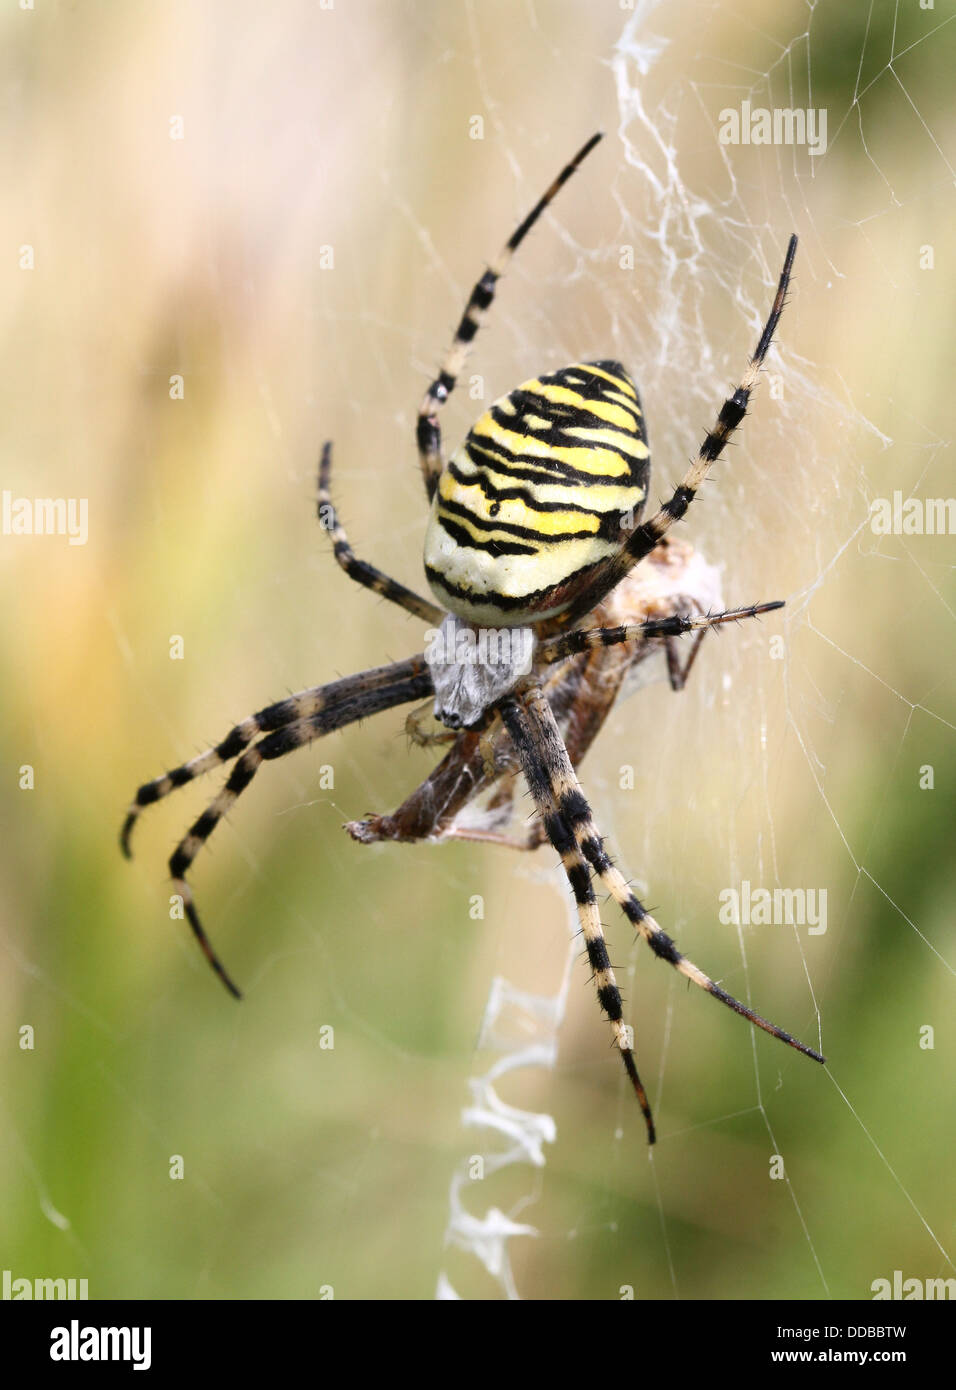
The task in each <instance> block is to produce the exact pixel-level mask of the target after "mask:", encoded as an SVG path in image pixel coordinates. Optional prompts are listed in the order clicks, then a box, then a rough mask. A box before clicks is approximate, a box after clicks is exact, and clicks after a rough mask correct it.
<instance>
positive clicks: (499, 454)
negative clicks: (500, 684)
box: [425, 362, 650, 627]
mask: <svg viewBox="0 0 956 1390" xmlns="http://www.w3.org/2000/svg"><path fill="white" fill-rule="evenodd" d="M649 469H650V454H649V450H648V447H647V438H646V435H645V431H644V417H643V413H642V411H641V403H640V397H639V396H638V393H637V389H636V387H635V386H634V383H633V381H632V380H631V378H630V376H629V374H628V373H627V371H626V370H625V369H624V368H623V367H622V366H621V364H620V363H619V362H588V363H583V362H579V363H574V364H573V365H572V366H570V367H565V368H563V369H562V370H561V371H559V372H552V373H550V374H548V375H546V376H540V377H536V378H535V379H534V380H533V381H526V382H524V383H523V384H522V385H521V386H519V387H517V388H516V389H515V390H514V391H512V392H511V393H510V395H507V396H503V397H502V398H501V399H500V400H498V401H496V402H495V404H494V405H493V406H492V407H491V408H490V410H488V411H486V413H485V414H484V415H483V416H482V417H481V418H480V419H479V420H478V421H477V423H476V424H475V425H474V426H473V428H472V429H471V430H470V431H469V433H468V436H467V438H466V439H465V442H464V443H463V444H462V446H461V448H459V449H458V450H456V452H455V453H454V454H453V455H452V456H451V458H450V459H449V461H448V464H447V465H446V467H445V468H444V470H443V472H442V474H441V477H440V479H439V482H438V487H437V490H436V492H435V497H434V500H433V502H432V511H431V516H430V518H429V523H428V531H427V533H426V536H425V573H426V576H427V578H428V582H429V584H430V585H431V587H432V589H433V591H434V593H435V594H436V596H437V597H438V598H439V599H440V601H441V602H442V604H444V606H445V607H446V608H448V609H449V610H450V611H451V612H453V613H456V614H457V615H458V616H459V617H462V618H466V619H467V620H468V621H470V622H473V623H478V624H480V625H483V626H501V627H510V626H516V625H521V624H525V623H534V622H540V621H542V620H544V619H545V618H549V617H554V616H555V615H556V614H558V613H560V612H561V611H562V610H563V609H564V608H566V607H567V606H568V604H569V603H570V602H571V600H572V598H573V597H574V594H575V592H576V590H577V588H578V587H580V584H581V582H582V581H583V579H584V578H585V577H586V576H587V574H588V573H589V572H590V571H591V569H592V568H593V567H594V566H595V565H596V564H599V563H600V562H601V561H602V560H605V559H606V558H607V557H608V556H610V555H612V554H614V553H615V551H616V550H618V549H619V548H620V544H621V536H622V533H625V532H628V531H631V530H633V528H634V526H635V524H636V522H637V520H638V518H639V516H640V512H641V508H642V507H643V505H644V501H645V498H646V496H647V483H648V474H649Z"/></svg>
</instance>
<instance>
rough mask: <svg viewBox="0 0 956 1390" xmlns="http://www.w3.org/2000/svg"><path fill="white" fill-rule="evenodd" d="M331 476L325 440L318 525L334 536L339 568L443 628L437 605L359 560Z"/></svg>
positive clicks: (330, 453)
mask: <svg viewBox="0 0 956 1390" xmlns="http://www.w3.org/2000/svg"><path fill="white" fill-rule="evenodd" d="M331 474H332V442H331V440H326V442H325V443H324V444H323V445H322V456H321V458H320V459H319V494H318V513H319V525H320V526H322V527H324V528H325V530H326V531H328V533H329V535H330V536H331V537H332V553H333V554H334V556H335V558H336V560H337V562H338V563H339V565H341V567H342V569H344V570H345V573H346V574H347V575H348V577H349V578H350V579H354V580H355V582H356V584H361V585H362V586H363V588H366V589H371V590H372V591H373V592H374V593H376V594H381V596H382V598H387V599H388V600H389V602H390V603H397V604H398V606H399V608H404V609H405V611H406V613H411V614H412V616H413V617H415V618H421V619H422V621H423V622H426V623H430V624H431V626H432V627H440V626H441V621H442V619H443V618H444V616H445V614H444V612H443V610H442V609H441V608H439V607H438V605H437V604H435V603H430V602H429V600H428V599H424V598H419V596H418V594H416V593H415V592H414V591H413V590H412V589H406V587H405V585H404V584H399V583H398V581H397V580H395V579H389V577H388V575H387V574H383V573H382V571H381V570H377V569H376V568H375V566H374V565H370V564H368V563H367V562H366V561H365V560H358V559H356V557H355V553H354V551H353V550H352V547H351V546H350V545H349V542H348V537H347V536H346V534H345V529H344V527H343V526H342V523H341V522H340V521H339V519H338V516H337V514H336V511H335V507H334V506H333V505H332V495H331V492H330V491H329V479H330V477H331Z"/></svg>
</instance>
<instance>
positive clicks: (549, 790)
mask: <svg viewBox="0 0 956 1390" xmlns="http://www.w3.org/2000/svg"><path fill="white" fill-rule="evenodd" d="M501 711H502V716H503V718H504V721H505V724H506V726H507V728H508V732H509V733H510V734H511V737H512V739H513V741H514V744H515V747H516V748H517V750H518V754H519V756H520V758H521V762H522V766H523V769H524V773H525V777H526V779H527V782H528V787H529V789H530V791H531V795H532V797H533V799H534V801H535V804H536V805H537V808H538V810H539V812H540V813H541V816H542V818H543V820H544V825H545V829H546V831H547V834H548V839H549V840H550V841H551V843H552V845H554V847H555V849H556V850H557V852H558V854H559V855H560V856H561V862H562V864H563V865H564V868H565V872H566V873H567V876H568V880H569V882H570V884H571V889H572V892H573V893H574V897H575V902H576V903H577V907H578V914H579V918H580V921H581V928H582V932H583V934H584V940H585V946H586V948H587V953H588V959H589V961H590V962H591V967H592V970H593V971H594V977H595V983H596V984H597V986H598V999H599V1001H600V1004H601V1007H602V1009H604V1011H605V1013H607V1015H608V1017H609V1018H610V1020H611V1026H612V1028H613V1029H614V1034H615V1040H616V1041H617V1044H618V1047H619V1048H620V1051H621V1055H622V1057H623V1059H624V1065H625V1069H626V1071H627V1074H628V1077H629V1079H630V1081H631V1084H632V1086H633V1088H634V1090H635V1093H636V1094H637V1098H638V1101H639V1102H640V1105H641V1110H642V1111H643V1113H644V1118H645V1121H646V1123H647V1132H648V1141H649V1142H650V1143H652V1144H653V1143H654V1137H655V1135H654V1123H653V1120H652V1118H651V1113H650V1108H649V1106H648V1102H647V1097H646V1095H645V1093H644V1089H643V1087H642V1086H641V1084H640V1079H639V1077H638V1074H637V1070H636V1067H635V1064H634V1059H633V1056H632V1055H631V1050H630V1036H629V1033H628V1030H627V1028H626V1027H625V1025H624V1023H623V1013H622V1009H621V999H620V992H619V991H618V988H617V983H616V981H615V979H614V972H613V970H611V968H610V962H609V961H608V958H607V948H606V946H605V944H604V937H603V933H602V932H601V928H600V922H599V921H598V919H597V909H596V907H594V906H592V905H593V904H594V889H593V885H592V883H591V872H592V871H593V872H594V873H595V874H597V876H598V878H600V880H601V882H602V883H603V884H604V887H605V888H606V889H607V891H608V892H609V893H610V894H611V896H612V897H613V898H614V901H615V902H616V903H617V904H618V906H619V907H620V909H621V911H622V912H623V913H624V915H625V917H627V919H628V921H630V922H631V923H632V924H633V925H634V926H635V927H636V928H637V930H638V931H639V932H640V934H641V935H642V936H643V938H644V940H645V941H646V942H647V944H648V945H649V946H650V948H651V950H652V951H653V952H654V954H655V955H656V956H657V957H659V959H661V960H666V961H667V962H668V963H669V964H670V965H672V966H674V968H675V970H677V971H678V972H679V973H680V974H681V975H683V976H684V977H685V978H686V979H688V980H691V981H692V982H693V983H694V984H695V985H697V986H699V988H701V989H703V990H706V992H707V993H708V994H711V995H713V997H714V998H715V999H719V1000H720V1002H721V1003H722V1004H726V1005H727V1007H728V1008H730V1009H733V1010H734V1012H735V1013H738V1014H740V1015H742V1016H743V1017H744V1018H746V1019H748V1020H749V1021H750V1022H751V1023H753V1024H754V1025H755V1026H756V1027H757V1028H762V1029H763V1030H764V1032H766V1033H770V1034H771V1035H772V1036H773V1037H775V1038H779V1040H780V1041H781V1042H784V1043H786V1044H787V1045H788V1046H789V1047H793V1048H795V1049H796V1050H797V1051H798V1052H802V1053H803V1054H804V1055H805V1056H807V1057H811V1058H812V1059H813V1060H814V1061H815V1062H821V1063H822V1062H824V1061H825V1058H824V1057H823V1056H822V1055H821V1054H820V1053H819V1052H817V1051H815V1050H814V1049H813V1048H812V1047H808V1046H807V1045H806V1043H802V1042H800V1041H799V1039H797V1038H795V1037H793V1036H792V1034H790V1033H786V1032H784V1030H783V1029H782V1028H778V1027H777V1025H776V1024H775V1023H770V1022H769V1021H768V1020H767V1019H765V1018H763V1017H762V1016H761V1015H760V1014H758V1013H756V1012H754V1010H753V1009H751V1008H748V1006H747V1005H746V1004H742V1003H741V1002H740V1000H738V999H735V998H734V997H733V995H731V994H728V993H727V991H726V990H724V989H721V987H720V985H718V984H716V983H715V981H714V980H712V979H711V978H710V977H709V976H708V975H706V974H705V973H704V972H703V970H701V969H700V968H699V967H698V966H696V965H695V964H694V963H693V961H690V960H688V959H687V957H686V956H684V955H682V954H681V952H680V951H679V950H678V949H677V946H676V945H675V944H674V942H673V941H672V940H671V938H670V937H669V936H668V935H667V933H666V932H664V931H663V930H662V929H661V928H660V926H658V924H657V922H656V921H655V920H654V918H653V917H652V916H651V914H650V913H649V912H648V911H647V909H646V908H645V907H644V905H643V903H641V902H640V900H639V899H638V898H637V897H636V896H635V895H634V893H632V892H631V889H630V887H629V885H628V883H627V881H626V879H625V878H624V876H623V874H622V873H621V872H620V870H619V869H618V868H617V867H616V866H615V865H614V863H613V862H612V860H611V858H610V856H609V855H608V853H607V851H606V850H605V848H604V841H603V839H602V837H601V835H600V833H599V831H598V829H597V826H596V825H595V823H594V819H593V816H592V814H591V809H590V807H589V806H588V803H587V799H586V798H585V795H584V792H583V791H582V790H581V784H580V783H579V781H578V779H577V775H576V773H575V771H574V768H573V767H572V765H571V760H570V758H569V757H568V753H567V750H566V748H565V746H564V743H563V742H562V739H561V734H560V731H559V729H558V726H557V724H556V723H555V719H554V715H553V713H552V711H551V707H550V705H549V703H548V700H547V698H546V696H545V694H544V692H543V691H542V690H541V688H540V686H538V685H536V684H532V683H530V682H529V683H528V684H527V685H526V687H525V688H524V689H523V690H522V691H521V692H519V695H518V697H517V698H513V699H510V700H508V701H505V702H503V703H502V706H501Z"/></svg>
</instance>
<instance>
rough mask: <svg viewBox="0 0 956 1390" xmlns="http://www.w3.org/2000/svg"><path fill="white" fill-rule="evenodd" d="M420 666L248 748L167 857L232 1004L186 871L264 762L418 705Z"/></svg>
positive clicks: (425, 682)
mask: <svg viewBox="0 0 956 1390" xmlns="http://www.w3.org/2000/svg"><path fill="white" fill-rule="evenodd" d="M419 660H420V659H419ZM407 664H410V663H407ZM421 664H422V670H421V671H419V672H417V673H416V674H414V675H409V676H408V677H406V678H405V679H403V680H397V681H394V682H392V683H391V684H390V685H383V686H382V687H380V688H379V689H377V690H372V691H369V690H365V691H361V692H359V693H358V694H354V695H352V696H351V698H345V699H342V700H339V701H337V702H332V703H328V702H326V703H323V704H322V705H321V706H320V707H319V708H317V709H316V710H315V711H314V712H313V713H311V714H309V715H308V716H307V717H306V718H303V719H297V720H295V722H294V723H291V724H286V726H285V727H284V728H280V729H277V730H275V732H273V733H270V734H266V736H265V737H264V738H261V739H260V740H259V742H258V743H254V744H252V745H251V747H249V748H247V749H246V751H245V752H244V753H242V754H240V756H239V759H238V761H237V762H236V765H235V767H234V768H233V769H232V772H231V773H230V775H229V778H228V780H227V781H226V784H225V786H224V787H223V788H222V790H221V791H220V793H219V795H218V796H216V797H215V798H214V799H213V800H212V801H211V802H210V803H209V805H208V806H207V807H206V809H205V811H203V813H202V815H201V816H200V817H199V819H198V820H197V821H195V822H194V824H193V825H192V826H191V827H190V830H189V832H188V834H186V835H185V836H184V837H183V839H182V840H181V841H180V842H179V844H178V845H177V846H176V848H175V850H174V851H173V853H172V856H171V857H170V860H169V875H170V878H171V879H172V880H173V886H174V888H175V889H176V892H177V893H179V895H180V897H181V898H182V900H183V908H184V910H185V913H186V918H187V920H188V922H189V925H190V926H191V927H192V930H193V934H194V935H195V937H196V940H197V941H198V942H199V945H200V946H201V947H202V951H203V954H204V955H205V957H206V959H207V960H208V961H209V964H210V965H211V966H212V968H213V970H215V972H216V974H217V975H218V976H219V978H220V979H221V980H222V982H223V984H224V985H225V986H226V988H227V989H228V990H229V992H230V994H233V995H234V996H235V997H236V998H237V999H238V998H240V997H241V996H240V993H239V990H238V989H237V988H236V986H235V985H234V984H233V982H232V980H231V979H230V978H229V976H228V974H227V973H226V971H225V969H224V967H223V965H222V963H221V961H220V960H219V958H218V957H217V955H216V953H215V951H214V950H213V949H212V946H211V945H210V942H209V938H208V937H207V936H206V933H205V931H204V930H203V927H202V923H201V922H200V920H199V914H198V912H197V911H196V904H195V900H194V898H193V894H192V889H191V888H190V886H189V884H188V883H187V882H186V872H187V870H188V869H189V866H190V865H191V864H192V862H193V860H194V859H195V858H196V855H197V854H198V853H199V851H200V850H201V849H202V847H203V845H204V844H205V843H206V841H207V840H208V839H209V837H210V835H211V834H212V832H213V831H214V830H215V828H216V826H217V825H218V824H219V822H220V821H221V820H222V818H223V816H224V815H226V814H227V812H229V811H230V810H231V809H232V807H233V806H234V804H235V802H236V801H237V799H238V798H239V796H240V795H241V794H242V793H243V792H244V791H245V790H246V788H247V787H248V785H249V783H250V782H251V781H252V779H253V777H254V776H255V775H256V773H257V772H258V770H259V768H260V767H261V765H262V764H263V763H264V762H269V761H272V760H273V759H275V758H282V757H285V755H286V753H291V752H293V751H294V750H295V749H296V748H303V747H305V745H306V744H307V743H311V742H312V741H313V739H316V738H319V737H320V736H321V735H322V734H327V733H330V732H331V731H332V730H333V729H341V728H343V727H344V726H345V725H346V724H353V723H354V722H355V721H356V720H357V719H364V718H365V717H366V716H368V715H370V714H378V713H380V711H382V710H386V709H391V708H392V707H393V706H394V705H401V704H404V703H405V702H406V701H408V700H418V699H421V697H422V696H423V695H425V694H427V692H428V690H429V689H430V688H431V676H430V675H429V674H428V671H427V670H426V669H425V668H424V663H421Z"/></svg>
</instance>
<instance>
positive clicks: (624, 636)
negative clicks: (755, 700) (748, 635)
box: [535, 599, 784, 680]
mask: <svg viewBox="0 0 956 1390" xmlns="http://www.w3.org/2000/svg"><path fill="white" fill-rule="evenodd" d="M783 606H784V604H783V600H782V599H774V600H773V602H772V603H752V604H750V606H749V607H747V608H730V609H728V610H727V611H726V612H724V613H708V614H706V616H704V617H696V618H695V617H691V616H690V615H689V614H688V615H685V614H680V613H674V614H672V615H671V616H670V617H667V618H648V619H647V621H646V622H643V623H621V624H620V625H619V626H617V627H590V628H577V629H576V630H575V631H574V632H566V633H564V634H563V635H562V636H561V637H553V638H551V639H550V640H549V641H545V642H542V643H541V644H540V646H539V647H538V649H537V652H536V653H535V658H536V660H538V661H540V662H546V663H551V662H552V661H561V660H563V659H564V657H567V656H576V655H577V654H578V652H586V651H591V650H593V649H594V648H595V647H613V646H615V645H616V644H617V643H618V642H637V641H642V640H644V639H646V638H648V637H667V638H670V637H680V636H681V635H682V634H683V633H685V632H698V631H699V632H700V633H701V635H703V633H704V632H705V631H706V630H707V629H708V628H711V627H719V626H720V624H721V623H737V622H740V620H741V619H742V618H756V617H759V615H760V614H761V613H770V612H772V611H773V610H774V609H776V608H783ZM691 660H693V655H692V657H691ZM689 669H690V661H689V662H688V665H687V668H686V669H685V671H684V672H683V676H684V679H685V680H686V678H687V671H688V670H689Z"/></svg>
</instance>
